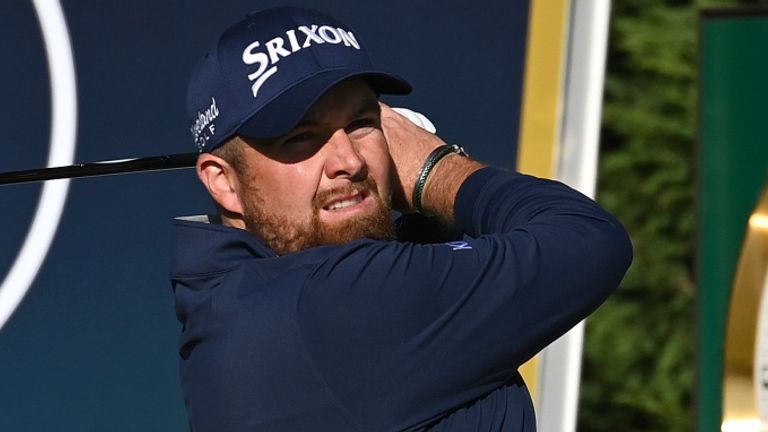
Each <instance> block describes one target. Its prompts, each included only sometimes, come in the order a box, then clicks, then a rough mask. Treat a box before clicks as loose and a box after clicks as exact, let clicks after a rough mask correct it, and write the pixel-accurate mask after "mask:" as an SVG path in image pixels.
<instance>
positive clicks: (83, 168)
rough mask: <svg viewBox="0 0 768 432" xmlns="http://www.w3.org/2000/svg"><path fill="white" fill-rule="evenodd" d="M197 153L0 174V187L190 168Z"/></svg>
mask: <svg viewBox="0 0 768 432" xmlns="http://www.w3.org/2000/svg"><path fill="white" fill-rule="evenodd" d="M197 156H198V154H197V153H178V154H172V155H165V156H150V157H142V158H135V159H125V160H115V161H104V162H89V163H81V164H75V165H69V166H62V167H52V168H38V169H32V170H25V171H12V172H6V173H0V185H7V184H19V183H33V182H40V181H46V180H56V179H65V178H80V177H96V176H107V175H117V174H130V173H135V172H142V171H165V170H173V169H180V168H191V167H193V166H195V163H196V162H197Z"/></svg>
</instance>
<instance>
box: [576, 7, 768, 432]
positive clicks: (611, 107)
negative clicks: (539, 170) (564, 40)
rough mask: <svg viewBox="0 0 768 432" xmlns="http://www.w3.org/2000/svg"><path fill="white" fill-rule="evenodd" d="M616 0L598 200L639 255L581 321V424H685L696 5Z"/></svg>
mask: <svg viewBox="0 0 768 432" xmlns="http://www.w3.org/2000/svg"><path fill="white" fill-rule="evenodd" d="M736 3H750V4H754V3H766V2H755V1H742V2H738V1H736V0H731V1H706V2H705V1H699V2H696V1H694V0H615V1H614V2H613V5H612V7H613V10H612V18H611V35H610V43H609V53H608V67H607V73H606V89H605V104H604V107H603V130H602V137H601V146H602V152H601V160H600V172H599V179H600V180H599V184H598V200H599V201H600V202H601V203H602V204H603V205H604V206H605V207H606V208H607V209H609V210H610V211H611V212H613V213H614V214H615V215H617V216H618V217H619V219H620V220H622V221H623V222H624V224H625V225H626V227H627V228H628V230H629V231H630V235H631V236H632V240H633V244H634V247H635V260H634V263H633V265H632V268H631V269H630V271H629V273H628V274H627V276H626V278H625V279H624V281H623V283H622V285H621V287H620V288H619V290H618V292H617V293H616V294H615V295H614V296H613V297H612V298H610V299H609V300H608V302H606V304H605V305H604V306H603V307H602V308H601V309H600V310H598V312H596V313H595V314H594V315H593V316H592V317H591V318H590V320H589V321H588V323H587V336H586V345H585V347H584V364H583V376H582V388H581V400H580V413H579V425H578V430H579V431H580V432H602V431H614V430H622V431H671V432H674V431H692V430H694V416H693V391H694V379H695V361H694V346H695V329H694V327H695V326H694V323H695V316H694V291H695V282H694V265H693V263H694V234H695V215H694V210H695V209H694V191H695V188H694V174H693V173H694V168H695V167H694V165H695V160H696V158H695V139H696V126H695V120H696V91H697V88H696V67H697V65H696V60H697V58H696V55H697V53H696V44H697V36H698V34H697V31H698V30H697V28H698V9H699V8H700V7H702V6H707V7H709V6H725V5H731V4H736Z"/></svg>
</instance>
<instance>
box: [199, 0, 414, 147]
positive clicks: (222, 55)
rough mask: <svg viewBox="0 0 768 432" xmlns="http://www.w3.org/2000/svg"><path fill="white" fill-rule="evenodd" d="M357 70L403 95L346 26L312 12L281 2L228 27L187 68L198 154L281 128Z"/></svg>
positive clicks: (382, 88)
mask: <svg viewBox="0 0 768 432" xmlns="http://www.w3.org/2000/svg"><path fill="white" fill-rule="evenodd" d="M353 76H363V77H365V78H366V80H367V81H368V82H369V83H370V85H371V86H372V88H373V89H374V90H376V91H377V92H379V93H382V94H408V93H410V91H411V86H410V85H409V84H408V83H407V82H406V81H404V80H403V79H402V78H400V77H398V76H396V75H393V74H389V73H386V72H383V71H380V70H377V69H375V68H374V67H373V65H372V64H371V61H370V60H369V58H368V55H367V53H366V51H365V48H364V46H363V45H362V43H361V42H360V39H359V38H358V37H357V34H356V33H354V32H353V31H352V30H351V29H350V28H349V27H347V26H346V25H345V24H342V23H341V22H339V21H337V20H336V19H334V18H332V17H329V16H327V15H325V14H322V13H320V12H317V11H313V10H308V9H299V8H292V7H281V8H274V9H267V10H263V11H258V12H253V13H251V14H248V16H247V17H246V18H245V19H244V20H243V21H240V22H239V23H237V24H235V25H233V26H232V27H230V28H229V29H227V30H225V31H224V33H222V35H221V36H220V37H219V39H218V40H217V41H216V44H215V45H214V47H213V48H212V49H211V50H209V51H208V52H207V53H206V54H205V57H204V58H203V59H202V60H201V61H200V62H199V63H198V64H197V66H196V67H195V69H194V71H193V74H192V78H191V80H190V83H189V89H188V92H187V113H188V115H189V119H190V123H191V127H190V132H191V133H192V137H193V139H194V141H195V144H196V145H197V148H198V150H199V151H200V152H210V151H211V150H213V149H215V148H216V147H218V146H220V145H221V144H223V143H224V142H225V141H226V140H227V139H229V138H231V137H232V136H234V135H242V136H245V137H251V138H273V137H277V136H280V135H283V134H285V133H287V132H289V131H290V130H291V129H292V128H293V127H295V126H296V125H297V124H298V123H299V121H301V119H302V117H304V115H305V114H306V112H307V111H308V110H309V108H310V107H311V106H312V104H314V103H315V101H317V99H318V98H319V97H320V96H322V95H323V94H324V93H325V92H326V91H328V90H329V89H330V88H331V87H333V86H334V85H336V84H338V83H339V82H341V81H343V80H345V79H347V78H350V77H353Z"/></svg>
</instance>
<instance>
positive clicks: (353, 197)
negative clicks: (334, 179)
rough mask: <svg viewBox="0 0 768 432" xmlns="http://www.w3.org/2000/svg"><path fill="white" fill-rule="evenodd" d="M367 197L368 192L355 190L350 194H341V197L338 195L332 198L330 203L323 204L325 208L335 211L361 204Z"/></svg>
mask: <svg viewBox="0 0 768 432" xmlns="http://www.w3.org/2000/svg"><path fill="white" fill-rule="evenodd" d="M367 197H368V192H366V191H355V192H353V193H352V194H350V195H346V196H341V197H337V198H334V199H332V200H330V201H329V202H328V203H326V204H325V205H324V206H323V210H325V211H330V212H334V211H341V210H345V209H349V208H350V207H353V206H356V205H358V204H360V203H361V202H363V201H364V200H365V198H367Z"/></svg>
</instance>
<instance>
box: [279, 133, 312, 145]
mask: <svg viewBox="0 0 768 432" xmlns="http://www.w3.org/2000/svg"><path fill="white" fill-rule="evenodd" d="M314 137H315V135H314V134H313V133H312V132H309V131H304V132H298V133H295V134H293V135H291V136H289V137H288V138H286V139H284V140H283V142H282V143H281V146H285V147H293V146H299V145H301V144H306V143H308V142H311V141H312V140H313V139H314Z"/></svg>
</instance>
